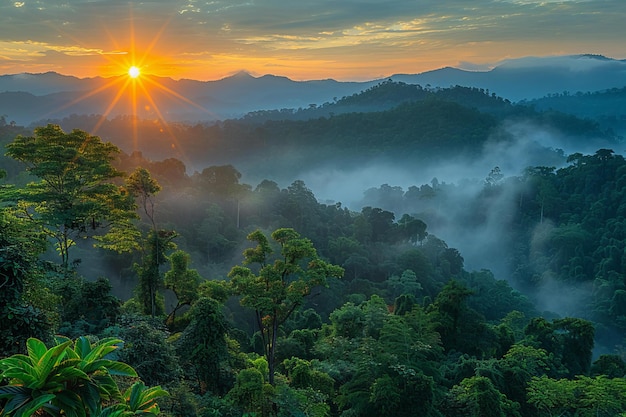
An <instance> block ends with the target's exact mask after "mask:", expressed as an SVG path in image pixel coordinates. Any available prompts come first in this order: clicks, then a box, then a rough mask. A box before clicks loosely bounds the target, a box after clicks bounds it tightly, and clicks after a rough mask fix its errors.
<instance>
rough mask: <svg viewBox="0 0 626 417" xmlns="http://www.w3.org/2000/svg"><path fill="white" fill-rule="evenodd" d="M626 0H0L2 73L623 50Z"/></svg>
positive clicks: (490, 61) (371, 64)
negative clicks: (133, 66)
mask: <svg viewBox="0 0 626 417" xmlns="http://www.w3.org/2000/svg"><path fill="white" fill-rule="evenodd" d="M624 22H626V2H625V1H624V0H586V1H583V0H560V1H555V0H543V1H536V0H390V1H381V0H227V1H222V0H215V1H196V0H184V1H178V0H146V1H142V2H128V1H118V0H111V1H108V0H107V1H99V0H66V1H62V0H39V1H31V0H22V1H12V0H0V74H17V73H22V72H29V73H42V72H48V71H55V72H58V73H60V74H65V75H74V76H77V77H81V78H84V77H95V76H104V77H109V76H114V75H122V74H124V73H125V72H126V71H127V70H128V67H129V66H131V65H137V66H138V67H139V68H140V70H141V71H142V73H146V74H152V75H156V76H164V77H172V78H174V79H196V80H203V81H204V80H217V79H221V78H224V77H227V76H230V75H232V74H234V73H236V72H238V71H247V72H249V73H250V74H252V75H254V76H261V75H265V74H274V75H280V76H286V77H289V78H291V79H293V80H318V79H327V78H332V79H335V80H340V81H365V80H372V79H378V78H382V77H387V76H390V75H393V74H397V73H411V74H415V73H421V72H425V71H430V70H434V69H438V68H442V67H446V66H452V67H457V68H462V69H467V70H486V69H490V68H493V67H494V66H495V65H497V64H499V63H501V62H503V61H506V60H510V59H515V58H520V57H527V56H535V57H537V56H554V55H569V54H586V53H591V54H600V55H605V56H607V57H611V58H616V59H624V58H626V42H624V40H625V39H626V24H624Z"/></svg>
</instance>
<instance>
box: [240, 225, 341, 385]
mask: <svg viewBox="0 0 626 417" xmlns="http://www.w3.org/2000/svg"><path fill="white" fill-rule="evenodd" d="M248 239H249V240H251V241H253V242H256V244H257V245H256V246H255V247H253V248H248V249H246V250H245V251H244V258H245V259H244V264H258V265H259V267H260V270H259V273H258V275H255V274H254V273H253V272H252V270H251V269H249V268H247V267H244V266H236V267H233V268H232V269H231V271H230V273H229V274H228V276H229V278H230V279H231V283H232V287H233V291H234V293H235V294H237V295H241V305H242V306H245V307H249V308H252V309H253V310H254V311H255V314H256V319H257V325H258V326H259V330H260V331H261V335H262V337H263V346H264V353H265V355H266V357H267V361H268V364H269V367H270V373H269V381H270V384H273V382H274V355H275V348H276V340H277V337H278V329H279V327H280V326H281V325H282V324H283V323H284V322H285V321H286V320H287V319H288V318H289V316H290V315H291V314H292V313H293V312H294V311H295V309H296V308H297V307H299V306H300V305H301V304H302V302H303V300H304V297H306V296H308V295H309V294H310V293H311V290H312V289H313V287H315V286H325V285H327V278H328V277H336V278H339V277H341V276H342V275H343V269H342V268H340V267H338V266H335V265H332V264H329V263H327V262H325V261H323V260H322V259H320V258H319V257H318V256H317V251H316V250H315V248H314V247H313V244H312V242H311V241H310V240H308V239H306V238H302V237H300V235H299V234H298V233H297V232H296V231H295V230H293V229H277V230H276V231H274V232H273V233H272V239H273V240H274V241H275V242H277V243H278V244H279V245H280V249H281V250H280V255H281V257H280V258H277V259H276V260H274V262H273V263H269V256H270V254H271V253H272V251H273V250H272V248H271V246H270V243H269V241H268V239H267V238H266V237H265V235H263V233H261V232H260V231H258V230H257V231H255V232H253V233H251V234H250V235H248Z"/></svg>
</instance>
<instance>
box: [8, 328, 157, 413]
mask: <svg viewBox="0 0 626 417" xmlns="http://www.w3.org/2000/svg"><path fill="white" fill-rule="evenodd" d="M121 342H122V341H121V340H119V339H114V338H108V339H102V340H100V341H98V342H96V343H91V342H89V340H87V339H86V338H85V337H79V338H77V339H76V340H75V341H74V342H72V341H71V340H69V339H60V340H59V343H58V344H57V345H56V346H53V347H51V348H47V347H46V345H45V344H44V343H43V342H41V341H40V340H38V339H35V338H30V339H28V342H27V347H28V355H21V354H18V355H13V356H11V357H8V358H5V359H2V360H0V372H1V373H0V376H1V377H2V380H3V382H4V384H3V385H1V386H0V400H4V404H3V415H7V416H20V417H21V416H29V415H33V414H39V413H41V412H45V413H48V414H51V415H61V414H64V415H73V416H85V415H119V416H122V415H124V416H126V415H137V414H143V415H157V414H158V405H157V404H156V400H157V398H159V397H162V396H163V395H166V394H167V393H166V392H165V391H163V390H161V389H160V388H159V387H154V388H146V387H145V386H144V385H143V383H141V382H138V383H135V384H133V385H132V386H131V387H130V388H129V390H128V391H126V393H125V394H124V395H122V393H121V392H120V391H119V388H118V386H117V383H116V382H115V380H114V379H113V376H114V375H115V376H122V377H124V376H125V377H136V376H137V373H136V372H135V370H134V369H133V368H132V367H130V366H129V365H126V364H125V363H122V362H118V361H115V360H111V359H107V356H108V355H109V354H110V353H111V352H113V351H114V350H115V349H117V348H118V345H119V344H120V343H121ZM111 403H112V404H115V403H117V405H111V406H109V407H107V408H105V409H103V408H102V407H103V405H106V404H111ZM124 411H129V412H130V413H123V412H124Z"/></svg>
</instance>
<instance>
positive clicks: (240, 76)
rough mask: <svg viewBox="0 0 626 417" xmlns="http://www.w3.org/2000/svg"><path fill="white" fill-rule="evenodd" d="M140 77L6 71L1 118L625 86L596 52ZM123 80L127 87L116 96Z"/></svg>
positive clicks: (197, 112)
mask: <svg viewBox="0 0 626 417" xmlns="http://www.w3.org/2000/svg"><path fill="white" fill-rule="evenodd" d="M143 77H144V81H143V85H145V86H146V88H147V89H148V91H150V96H151V97H150V99H147V98H145V97H144V96H143V94H142V88H141V87H140V86H137V88H136V89H135V91H136V92H137V94H136V95H134V94H133V89H132V88H130V84H126V83H127V82H128V79H127V78H126V76H122V77H118V78H115V77H113V78H101V77H95V78H84V79H80V78H76V77H71V76H64V75H60V74H56V73H53V72H48V73H44V74H15V75H3V76H0V115H5V116H6V119H7V120H13V121H15V122H17V123H18V124H24V125H28V124H30V123H33V122H37V121H40V120H43V119H59V118H63V117H66V116H68V115H71V114H107V116H108V117H114V116H118V115H123V114H138V116H140V117H143V118H164V119H166V120H169V121H200V120H203V121H204V120H207V121H210V120H223V119H227V118H237V117H240V116H242V115H244V114H246V113H248V112H252V111H257V110H274V109H298V108H308V107H315V106H318V105H321V104H324V103H329V102H334V101H337V100H338V99H341V98H342V97H346V96H350V95H353V94H355V93H358V92H360V91H363V90H366V89H367V88H370V87H372V86H374V85H376V84H378V83H380V82H381V81H383V80H386V79H392V80H394V81H401V82H405V83H408V84H419V85H422V86H430V87H449V86H455V85H461V86H466V87H476V88H481V89H485V90H489V91H490V92H492V93H495V94H497V95H498V96H500V97H503V98H505V99H508V100H511V101H513V102H516V101H520V100H531V99H535V98H540V97H543V96H546V95H548V94H554V93H562V92H563V91H569V92H572V93H576V92H579V91H580V92H594V91H600V90H605V89H610V88H616V87H617V88H621V87H624V86H626V61H623V60H614V59H610V58H606V57H603V56H598V55H579V56H561V57H548V58H524V59H518V60H512V61H507V62H504V63H502V64H501V65H498V66H497V67H495V68H494V69H492V70H490V71H483V72H478V71H465V70H461V69H456V68H442V69H439V70H435V71H429V72H424V73H421V74H397V75H393V76H391V77H387V78H385V79H383V80H380V79H379V80H372V81H367V82H340V81H335V80H332V79H327V80H314V81H293V80H290V79H289V78H286V77H280V76H276V75H264V76H261V77H253V76H251V75H250V74H248V73H246V72H239V73H237V74H234V75H233V76H230V77H226V78H223V79H221V80H217V81H195V80H187V79H182V80H173V79H171V78H162V77H155V76H147V75H144V76H143ZM125 84H126V85H128V86H129V88H127V89H126V90H125V92H124V94H122V95H119V94H118V93H119V91H120V88H121V86H123V85H125ZM107 86H108V88H105V87H107ZM133 97H135V100H134V99H133ZM113 103H115V105H112V104H113Z"/></svg>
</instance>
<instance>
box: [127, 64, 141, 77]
mask: <svg viewBox="0 0 626 417" xmlns="http://www.w3.org/2000/svg"><path fill="white" fill-rule="evenodd" d="M140 73H141V71H139V68H137V67H136V66H134V65H133V66H132V67H130V68H129V69H128V76H129V77H130V78H137V77H139V74H140Z"/></svg>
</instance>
